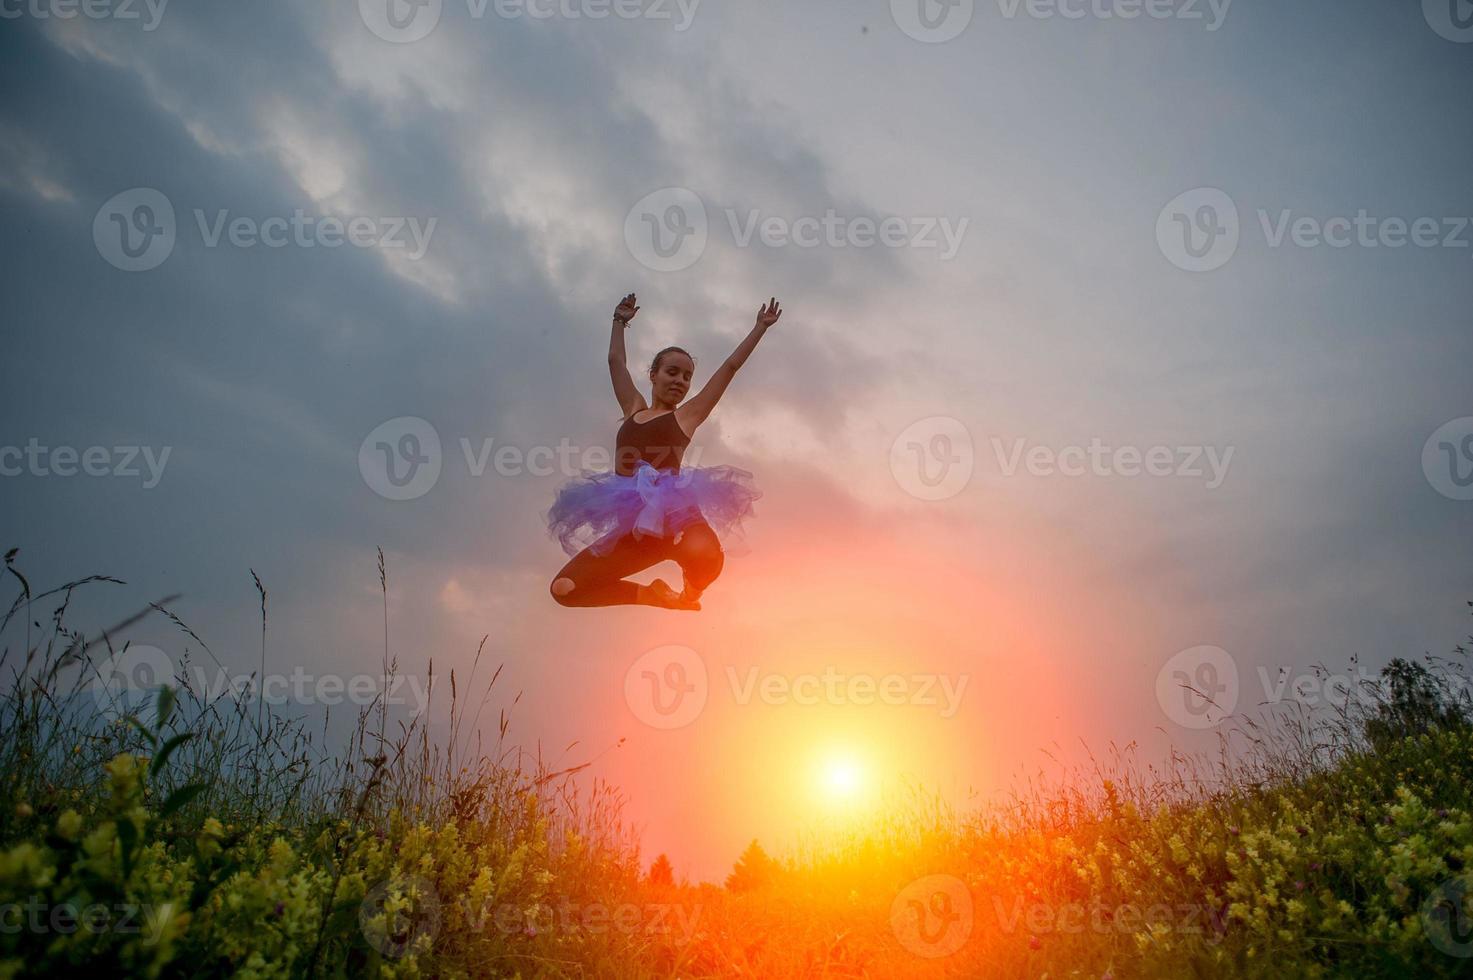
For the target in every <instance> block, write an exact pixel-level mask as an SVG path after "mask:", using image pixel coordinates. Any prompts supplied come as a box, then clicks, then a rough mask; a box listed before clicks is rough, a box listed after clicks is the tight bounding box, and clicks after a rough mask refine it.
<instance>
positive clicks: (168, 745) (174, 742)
mask: <svg viewBox="0 0 1473 980" xmlns="http://www.w3.org/2000/svg"><path fill="white" fill-rule="evenodd" d="M192 738H194V732H185V733H184V734H182V735H175V736H174V737H173V738H171V739H169V740H168V741H167V742H165V743H164V745H163V747H162V748H160V749H159V751H158V754H157V755H155V756H154V757H153V762H151V763H149V766H148V774H149V775H150V776H157V775H158V774H159V773H160V772H162V771H163V768H164V766H165V764H167V763H168V761H169V756H171V755H173V754H174V750H175V749H177V748H178V747H179V746H181V745H183V744H184V743H185V742H187V741H189V740H190V739H192Z"/></svg>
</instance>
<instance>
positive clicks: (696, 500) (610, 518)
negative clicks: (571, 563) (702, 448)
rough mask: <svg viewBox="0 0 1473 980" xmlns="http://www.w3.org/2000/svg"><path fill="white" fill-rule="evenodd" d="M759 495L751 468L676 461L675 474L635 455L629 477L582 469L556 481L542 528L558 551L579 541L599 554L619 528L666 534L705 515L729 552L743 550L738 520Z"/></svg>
mask: <svg viewBox="0 0 1473 980" xmlns="http://www.w3.org/2000/svg"><path fill="white" fill-rule="evenodd" d="M761 496H762V491H761V490H758V489H757V487H756V486H755V485H754V484H753V482H752V474H751V473H749V472H747V471H746V470H743V469H738V468H737V467H735V466H683V467H681V469H680V471H679V472H678V473H676V472H671V471H669V470H657V469H655V468H654V467H653V466H651V465H650V464H649V463H647V462H645V461H643V460H641V461H640V462H639V464H638V466H637V468H636V469H635V471H634V475H633V476H620V475H619V474H617V473H592V472H585V473H584V474H583V475H582V476H577V477H574V478H573V479H571V480H569V481H568V482H567V483H565V484H563V485H562V487H561V488H559V490H558V492H557V497H556V498H555V499H554V501H553V505H552V508H551V509H550V510H548V511H547V512H546V513H545V514H544V515H543V518H544V519H545V520H546V521H547V530H548V534H549V535H551V536H552V537H554V538H556V539H557V540H558V541H559V542H560V543H561V544H562V546H563V550H564V551H566V552H567V553H568V554H570V555H576V554H578V552H580V551H582V550H583V549H584V548H591V549H593V553H594V554H596V555H606V554H608V553H609V552H610V551H612V550H613V548H614V545H615V544H617V543H618V541H619V539H620V538H622V537H624V536H625V535H626V534H633V535H635V536H636V537H637V538H640V539H643V538H646V537H653V538H673V537H675V536H676V535H677V534H679V533H680V532H681V530H683V529H684V528H686V527H688V526H690V525H691V524H694V523H696V522H697V521H705V522H706V523H707V524H709V525H710V526H711V529H712V530H713V531H715V532H716V536H717V537H718V538H720V539H721V546H722V550H723V551H724V552H726V553H727V554H728V555H741V554H745V553H746V552H747V551H748V550H749V549H748V548H747V546H746V541H745V539H744V538H743V537H742V522H743V521H744V520H746V519H747V518H748V517H751V516H752V513H753V512H752V502H753V501H754V500H756V499H757V498H759V497H761Z"/></svg>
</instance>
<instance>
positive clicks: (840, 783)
mask: <svg viewBox="0 0 1473 980" xmlns="http://www.w3.org/2000/svg"><path fill="white" fill-rule="evenodd" d="M863 784H864V771H863V770H862V769H861V768H860V766H859V763H857V762H856V761H855V760H854V759H852V758H850V757H847V756H841V757H836V758H832V759H830V760H829V761H828V762H827V763H826V764H825V766H824V770H823V778H822V788H823V795H824V796H825V797H826V798H827V799H828V800H830V801H832V802H837V803H849V802H853V801H854V800H855V799H856V798H858V796H859V795H860V791H861V790H862V789H863Z"/></svg>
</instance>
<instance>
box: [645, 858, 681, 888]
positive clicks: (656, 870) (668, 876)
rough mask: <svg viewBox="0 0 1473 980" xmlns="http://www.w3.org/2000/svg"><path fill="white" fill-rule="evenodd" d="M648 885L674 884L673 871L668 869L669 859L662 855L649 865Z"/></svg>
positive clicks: (670, 868)
mask: <svg viewBox="0 0 1473 980" xmlns="http://www.w3.org/2000/svg"><path fill="white" fill-rule="evenodd" d="M650 884H652V885H673V884H675V869H674V868H672V867H670V859H669V858H667V857H666V856H665V855H663V854H661V855H660V856H659V857H657V858H655V863H654V864H652V865H650Z"/></svg>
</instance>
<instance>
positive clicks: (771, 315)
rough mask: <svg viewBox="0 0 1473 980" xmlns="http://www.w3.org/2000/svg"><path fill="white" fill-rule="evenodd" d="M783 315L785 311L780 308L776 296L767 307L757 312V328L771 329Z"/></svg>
mask: <svg viewBox="0 0 1473 980" xmlns="http://www.w3.org/2000/svg"><path fill="white" fill-rule="evenodd" d="M782 315H783V311H782V310H781V309H779V308H778V305H777V297H776V296H774V297H773V298H772V299H771V300H770V301H769V302H768V304H767V305H766V306H763V307H761V308H760V309H759V310H757V326H759V327H770V326H772V325H773V324H774V323H776V322H777V321H778V319H779V318H780V317H781V316H782Z"/></svg>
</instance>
